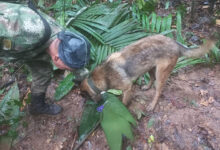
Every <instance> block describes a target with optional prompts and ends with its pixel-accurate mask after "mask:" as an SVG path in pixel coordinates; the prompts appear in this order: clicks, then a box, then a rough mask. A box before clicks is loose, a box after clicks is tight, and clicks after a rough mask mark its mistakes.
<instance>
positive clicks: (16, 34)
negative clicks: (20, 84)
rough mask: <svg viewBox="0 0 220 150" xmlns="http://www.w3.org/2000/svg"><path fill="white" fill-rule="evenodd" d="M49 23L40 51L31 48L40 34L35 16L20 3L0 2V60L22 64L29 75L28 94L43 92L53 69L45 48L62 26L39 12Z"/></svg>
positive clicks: (37, 16) (37, 19)
mask: <svg viewBox="0 0 220 150" xmlns="http://www.w3.org/2000/svg"><path fill="white" fill-rule="evenodd" d="M39 13H40V14H41V15H42V16H43V17H44V18H45V19H46V20H47V22H48V23H49V25H50V27H51V30H52V34H51V38H50V39H49V40H48V41H47V42H46V43H45V44H44V45H42V46H41V47H40V48H37V49H33V47H35V46H36V43H38V40H39V39H40V38H42V36H43V34H44V25H43V22H42V21H41V19H40V17H39V15H38V14H36V13H35V12H34V11H33V10H32V9H30V8H29V7H27V5H24V4H14V3H6V2H0V59H3V60H4V61H13V60H14V61H18V62H20V63H25V64H26V65H27V66H28V68H29V70H30V71H31V73H32V87H31V88H32V89H31V91H32V93H43V92H45V91H46V89H47V86H48V84H49V82H50V79H51V76H52V73H53V70H52V65H51V59H50V56H49V55H48V54H47V52H46V49H47V48H48V47H49V45H50V43H51V42H52V41H53V40H54V39H55V38H56V35H57V33H58V32H60V31H61V30H62V27H61V26H60V25H58V24H57V23H56V22H55V21H54V20H53V19H52V18H51V17H49V16H47V15H46V14H44V13H42V12H39Z"/></svg>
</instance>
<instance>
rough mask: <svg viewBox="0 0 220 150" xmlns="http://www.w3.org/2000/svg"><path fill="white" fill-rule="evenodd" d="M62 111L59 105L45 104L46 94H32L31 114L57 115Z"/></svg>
mask: <svg viewBox="0 0 220 150" xmlns="http://www.w3.org/2000/svg"><path fill="white" fill-rule="evenodd" d="M61 111H62V107H61V106H59V105H57V104H47V103H45V93H38V94H35V93H33V94H31V104H30V107H29V112H30V114H32V115H39V114H48V115H56V114H59V113H60V112H61Z"/></svg>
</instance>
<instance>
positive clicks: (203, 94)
mask: <svg viewBox="0 0 220 150" xmlns="http://www.w3.org/2000/svg"><path fill="white" fill-rule="evenodd" d="M206 94H208V91H207V90H200V95H202V96H205V95H206Z"/></svg>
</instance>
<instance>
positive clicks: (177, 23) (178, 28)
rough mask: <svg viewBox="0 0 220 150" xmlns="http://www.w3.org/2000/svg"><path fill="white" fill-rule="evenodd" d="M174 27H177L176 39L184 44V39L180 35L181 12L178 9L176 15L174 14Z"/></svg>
mask: <svg viewBox="0 0 220 150" xmlns="http://www.w3.org/2000/svg"><path fill="white" fill-rule="evenodd" d="M176 29H177V32H176V34H177V41H178V42H180V43H182V44H185V42H184V40H183V37H182V33H181V32H182V21H181V13H180V11H178V12H177V15H176Z"/></svg>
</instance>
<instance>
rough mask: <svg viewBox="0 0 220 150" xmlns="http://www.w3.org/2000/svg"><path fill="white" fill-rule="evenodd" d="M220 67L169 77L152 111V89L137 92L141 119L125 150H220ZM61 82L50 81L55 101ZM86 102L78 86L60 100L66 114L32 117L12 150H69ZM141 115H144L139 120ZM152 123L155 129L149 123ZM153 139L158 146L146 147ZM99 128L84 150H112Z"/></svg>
mask: <svg viewBox="0 0 220 150" xmlns="http://www.w3.org/2000/svg"><path fill="white" fill-rule="evenodd" d="M219 79H220V65H215V66H210V65H209V66H201V65H197V66H194V67H187V68H185V69H181V70H179V71H178V72H177V73H174V74H172V75H171V76H170V78H169V80H168V81H167V83H166V85H165V87H164V90H163V93H162V96H161V98H160V100H159V103H158V105H157V106H156V109H155V111H154V112H153V113H148V112H146V106H147V105H148V104H149V103H150V102H151V100H152V98H153V96H154V91H155V89H154V87H153V88H151V89H150V90H148V91H142V90H141V89H140V86H137V85H136V86H135V88H134V98H133V101H132V104H131V105H130V106H129V110H130V111H131V112H132V114H133V116H135V117H136V118H138V119H137V127H134V128H133V129H134V130H133V132H134V136H135V139H134V141H131V142H130V141H126V140H125V141H126V142H124V143H126V144H124V146H123V147H124V149H125V148H126V147H127V146H129V145H130V146H131V147H132V148H133V150H147V149H160V150H191V149H198V150H200V149H201V150H203V149H207V150H218V149H220V126H219V124H220V89H219V87H220V80H219ZM56 86H57V83H56V82H55V80H54V81H53V82H52V83H51V85H50V87H49V88H48V91H47V97H48V98H50V99H51V98H52V95H53V94H54V91H55V87H56ZM84 103H85V99H84V98H82V97H81V96H80V91H79V89H78V88H75V89H73V90H72V91H71V92H70V93H69V94H68V95H67V96H65V97H64V98H63V99H62V100H61V101H59V102H58V104H60V105H61V106H62V107H63V108H64V110H63V112H62V113H61V114H60V115H57V116H47V115H40V116H31V115H29V114H27V115H26V116H25V117H24V119H23V121H25V122H27V124H28V125H27V127H23V126H20V128H19V129H18V131H19V138H18V139H17V141H16V144H15V145H14V146H13V148H12V149H13V150H31V149H33V150H71V149H72V148H73V147H74V146H75V145H76V144H77V141H76V136H77V132H76V129H77V126H78V125H79V121H80V117H81V114H82V110H83V105H84ZM140 112H141V114H142V116H141V117H140ZM149 124H151V125H149ZM151 135H153V136H154V138H155V141H154V142H151V143H148V138H149V137H150V136H151ZM108 149H109V148H108V145H107V142H106V138H105V135H104V132H103V131H102V129H101V127H99V128H98V129H97V130H95V131H94V133H92V134H91V135H90V136H89V137H88V139H87V140H86V141H85V142H84V143H83V145H82V146H81V147H80V150H108Z"/></svg>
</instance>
